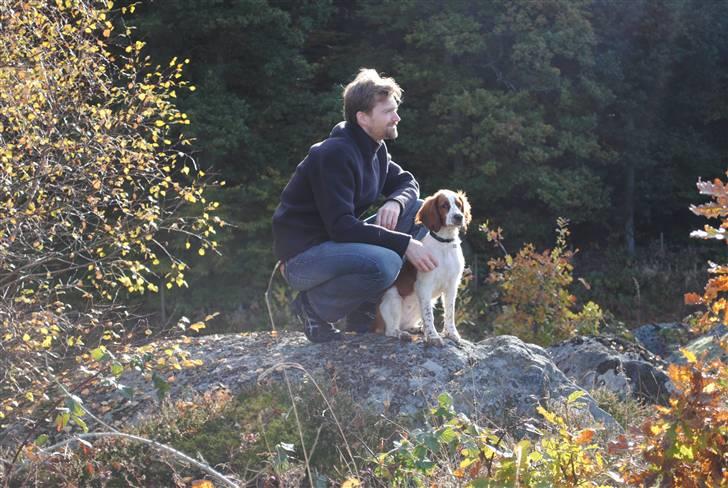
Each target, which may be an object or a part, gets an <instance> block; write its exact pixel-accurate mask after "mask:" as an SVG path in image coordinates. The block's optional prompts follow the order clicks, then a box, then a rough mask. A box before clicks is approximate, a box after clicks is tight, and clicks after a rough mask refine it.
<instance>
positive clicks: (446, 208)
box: [374, 190, 471, 346]
mask: <svg viewBox="0 0 728 488" xmlns="http://www.w3.org/2000/svg"><path fill="white" fill-rule="evenodd" d="M470 218H471V217H470V203H468V200H467V198H466V197H465V194H464V193H463V192H454V191H451V190H440V191H438V192H437V193H435V194H434V195H432V196H430V197H428V198H427V199H426V200H425V202H424V203H423V205H422V208H420V210H419V212H417V217H416V218H415V222H417V223H422V224H423V225H424V226H425V227H427V229H428V230H429V231H430V232H429V233H428V234H427V235H426V236H425V237H424V239H422V244H423V245H424V246H425V247H426V248H427V249H429V250H430V252H431V253H432V255H433V256H434V257H435V259H436V260H437V263H438V265H437V267H436V268H435V269H434V270H432V271H429V272H422V271H417V270H416V269H415V267H414V266H413V265H412V264H411V263H409V262H406V263H405V265H404V267H403V268H402V271H400V273H399V276H398V277H397V280H396V281H395V283H394V285H393V286H392V287H391V288H390V289H389V290H387V291H386V292H385V293H384V296H383V297H382V301H381V303H380V304H379V307H378V310H377V319H376V321H375V323H374V330H375V331H376V332H381V331H382V330H383V331H384V333H385V334H386V335H388V336H391V337H399V338H401V339H409V338H411V336H410V332H415V331H418V330H419V327H418V322H419V321H420V320H422V322H423V325H422V329H423V332H424V335H425V342H426V343H428V344H433V345H438V346H442V345H443V339H442V337H441V336H440V335H439V334H438V333H437V330H436V329H435V317H434V314H433V305H434V303H435V301H436V300H437V299H438V298H440V297H441V298H442V305H443V308H444V310H445V327H444V328H443V332H442V335H443V336H445V337H449V338H451V339H452V340H453V341H455V342H459V341H460V334H458V331H457V329H456V328H455V299H456V297H457V292H458V285H460V280H461V278H462V276H463V269H464V268H465V259H464V258H463V251H462V249H461V248H460V238H459V235H460V230H461V229H462V230H463V231H464V230H465V229H466V228H467V226H468V224H469V223H470Z"/></svg>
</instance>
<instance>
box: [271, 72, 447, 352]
mask: <svg viewBox="0 0 728 488" xmlns="http://www.w3.org/2000/svg"><path fill="white" fill-rule="evenodd" d="M343 95H344V117H345V119H346V120H345V121H344V122H341V123H339V124H337V125H336V126H335V127H334V128H333V130H332V131H331V134H330V135H329V137H328V138H327V139H325V140H324V141H322V142H319V143H318V144H314V145H313V146H311V149H310V150H309V153H308V156H306V158H305V159H304V160H303V161H302V162H301V163H300V164H299V165H298V167H297V168H296V171H295V172H294V174H293V176H292V177H291V179H290V181H289V182H288V184H287V185H286V187H285V189H284V190H283V193H282V194H281V202H280V204H279V205H278V208H277V209H276V211H275V213H274V215H273V236H274V241H275V242H274V251H275V254H276V256H277V258H278V259H280V260H281V262H282V263H284V267H283V274H284V276H285V278H286V280H287V281H288V283H289V284H290V285H291V287H292V288H294V289H295V290H298V291H299V294H298V296H297V297H296V299H295V300H294V301H293V303H292V309H293V312H294V314H295V315H296V316H297V317H298V319H299V320H300V322H301V324H302V326H303V328H304V333H305V334H306V337H308V339H309V340H311V341H312V342H327V341H331V340H336V339H340V338H341V332H340V331H339V330H338V329H336V327H335V326H334V324H333V323H334V322H335V321H337V320H339V319H340V318H343V317H345V316H346V317H347V325H348V328H349V329H350V330H355V331H359V332H362V331H364V330H365V329H366V328H367V327H368V326H369V325H370V322H371V321H372V320H373V313H372V312H374V306H375V305H374V304H375V303H376V301H377V300H378V299H379V298H380V297H381V295H382V294H383V293H384V291H385V290H386V289H387V288H389V287H390V286H392V284H393V283H394V280H395V279H396V277H397V275H398V274H399V271H400V269H401V267H402V263H403V258H406V259H407V260H409V261H410V262H411V263H412V264H413V265H414V266H415V268H417V269H418V270H420V271H431V270H432V269H434V268H435V267H436V266H437V262H436V261H435V259H434V257H433V256H432V255H431V254H430V252H429V251H427V250H426V249H425V248H424V247H423V246H422V244H421V243H420V242H419V241H418V240H417V239H415V238H414V237H415V236H416V234H418V233H419V234H420V235H418V237H421V234H424V233H425V232H423V231H424V230H425V229H422V228H420V227H419V226H415V225H414V217H415V214H416V213H417V210H418V209H419V207H420V205H421V204H422V201H421V200H419V199H418V197H419V185H418V184H417V182H416V181H415V179H414V177H413V176H412V174H411V173H409V172H407V171H404V170H403V169H402V168H401V167H400V166H399V165H397V164H396V163H395V162H393V161H392V160H391V158H390V156H389V153H388V152H387V146H386V145H385V144H384V139H395V138H396V137H397V135H398V134H397V124H398V123H399V121H400V117H399V115H398V114H397V108H398V106H399V102H400V100H401V97H402V90H401V89H400V87H399V86H398V85H397V83H396V82H395V81H394V80H393V79H392V78H382V77H380V76H379V74H377V72H376V71H374V70H372V69H362V70H361V71H360V72H359V74H358V75H357V77H356V78H355V79H354V80H353V81H352V82H351V83H349V84H348V85H347V86H346V88H345V89H344V93H343ZM380 195H383V196H384V198H385V202H384V204H383V205H382V206H381V208H379V210H378V212H377V214H376V216H374V217H373V218H370V219H368V220H366V221H363V220H361V219H360V216H361V215H362V213H364V211H366V210H367V208H369V207H370V206H371V205H372V204H373V203H374V202H375V201H376V200H377V198H378V197H379V196H380Z"/></svg>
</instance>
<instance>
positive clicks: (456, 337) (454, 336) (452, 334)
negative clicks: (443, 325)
mask: <svg viewBox="0 0 728 488" xmlns="http://www.w3.org/2000/svg"><path fill="white" fill-rule="evenodd" d="M442 336H443V337H447V338H448V339H450V340H451V341H453V342H454V343H455V344H460V342H461V338H460V334H458V331H457V330H455V329H453V330H447V329H445V330H444V331H443V332H442Z"/></svg>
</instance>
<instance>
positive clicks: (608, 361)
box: [548, 336, 672, 404]
mask: <svg viewBox="0 0 728 488" xmlns="http://www.w3.org/2000/svg"><path fill="white" fill-rule="evenodd" d="M548 352H549V354H550V355H551V358H552V359H553V361H554V363H555V364H556V366H557V367H558V368H559V369H560V370H561V371H563V372H564V374H566V376H568V377H569V378H572V379H573V380H574V381H575V382H576V383H577V384H579V386H581V387H582V388H585V389H589V390H591V389H593V388H599V387H602V388H606V389H608V390H610V391H612V392H614V393H616V394H617V395H619V396H620V397H622V398H625V397H626V396H627V395H631V396H633V397H636V398H640V399H643V400H646V401H648V402H650V403H662V404H666V402H667V399H668V398H669V394H670V391H672V384H671V382H670V379H669V378H668V377H667V375H666V374H665V373H664V372H663V370H662V368H661V367H662V366H664V365H665V362H664V361H663V360H661V359H660V358H658V357H656V356H655V355H654V354H652V353H650V352H649V351H647V350H646V349H644V348H643V347H641V346H639V345H636V344H633V343H631V342H628V341H625V340H623V339H619V338H616V337H598V336H597V337H591V336H590V337H585V336H578V337H574V338H572V339H569V340H568V341H565V342H562V343H560V344H557V345H555V346H551V347H549V348H548Z"/></svg>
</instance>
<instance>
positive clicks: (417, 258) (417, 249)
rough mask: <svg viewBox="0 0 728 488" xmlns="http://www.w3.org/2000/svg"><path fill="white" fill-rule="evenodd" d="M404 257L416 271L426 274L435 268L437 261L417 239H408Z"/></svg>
mask: <svg viewBox="0 0 728 488" xmlns="http://www.w3.org/2000/svg"><path fill="white" fill-rule="evenodd" d="M404 255H405V257H406V258H407V261H409V262H410V263H412V265H413V266H414V267H415V268H417V271H422V272H424V273H426V272H428V271H432V270H433V269H435V268H437V260H436V259H435V257H434V256H433V255H432V254H431V253H430V251H428V250H427V249H426V248H425V246H423V245H422V243H421V242H420V241H418V240H417V239H410V243H409V245H408V246H407V250H406V251H405V253H404Z"/></svg>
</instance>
